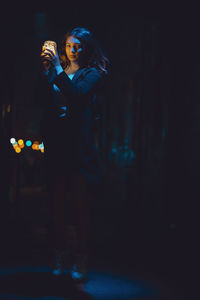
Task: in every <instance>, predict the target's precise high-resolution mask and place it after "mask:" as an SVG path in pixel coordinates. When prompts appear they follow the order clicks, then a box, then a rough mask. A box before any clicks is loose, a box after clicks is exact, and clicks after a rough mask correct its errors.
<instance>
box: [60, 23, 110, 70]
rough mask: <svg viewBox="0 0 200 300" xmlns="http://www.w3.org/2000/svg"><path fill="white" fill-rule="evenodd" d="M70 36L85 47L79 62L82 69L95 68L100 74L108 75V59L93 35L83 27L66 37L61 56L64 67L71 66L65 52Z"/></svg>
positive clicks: (75, 29)
mask: <svg viewBox="0 0 200 300" xmlns="http://www.w3.org/2000/svg"><path fill="white" fill-rule="evenodd" d="M70 36H74V37H76V38H78V39H79V40H80V42H81V43H82V46H83V52H82V53H81V55H80V60H79V65H80V67H88V68H90V67H95V68H97V70H98V71H99V72H100V73H105V74H106V73H107V67H108V64H109V60H108V58H107V57H106V56H105V54H104V53H103V51H102V49H101V47H100V46H99V45H98V43H97V41H96V40H95V38H94V36H93V34H92V33H91V32H90V31H89V30H88V29H86V28H82V27H76V28H74V29H72V30H70V31H68V32H67V33H66V34H65V35H64V38H63V41H62V44H61V54H60V60H61V65H62V67H63V68H64V69H65V68H66V67H67V66H69V65H70V61H69V60H68V58H67V55H66V50H65V49H66V41H67V39H68V37H70Z"/></svg>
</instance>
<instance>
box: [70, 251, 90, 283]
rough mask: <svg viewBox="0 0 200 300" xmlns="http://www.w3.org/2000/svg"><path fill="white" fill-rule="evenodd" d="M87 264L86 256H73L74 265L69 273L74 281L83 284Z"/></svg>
mask: <svg viewBox="0 0 200 300" xmlns="http://www.w3.org/2000/svg"><path fill="white" fill-rule="evenodd" d="M87 264H88V257H87V255H83V254H78V255H76V256H75V263H74V265H73V267H72V271H71V277H72V279H73V280H74V281H76V282H83V281H85V280H86V273H87Z"/></svg>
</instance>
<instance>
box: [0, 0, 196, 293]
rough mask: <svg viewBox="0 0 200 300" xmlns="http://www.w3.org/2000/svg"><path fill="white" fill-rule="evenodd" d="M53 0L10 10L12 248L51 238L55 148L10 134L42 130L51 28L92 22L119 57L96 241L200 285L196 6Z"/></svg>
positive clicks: (182, 283) (5, 71)
mask: <svg viewBox="0 0 200 300" xmlns="http://www.w3.org/2000/svg"><path fill="white" fill-rule="evenodd" d="M42 5H43V7H41V6H40V7H39V8H38V7H37V8H36V6H34V5H33V4H32V6H31V5H30V6H29V5H27V7H19V6H18V5H17V4H14V6H12V8H13V9H12V11H11V10H10V8H9V7H6V8H5V12H4V11H3V12H2V18H1V29H2V34H1V40H2V41H3V43H1V45H2V46H1V71H2V72H1V83H2V92H1V103H0V104H1V107H0V110H1V112H0V113H1V114H0V122H1V158H0V159H1V164H0V165H1V174H2V179H1V184H2V185H1V187H2V191H1V196H0V198H1V202H0V205H1V212H0V213H1V222H2V224H1V241H2V247H1V250H2V253H3V254H2V258H3V260H4V259H6V257H7V258H8V260H9V259H10V257H13V256H14V257H15V259H19V260H20V257H21V256H23V257H25V256H27V259H28V258H29V255H31V253H32V251H33V249H46V248H45V247H48V245H47V244H45V238H44V235H45V234H44V232H45V228H46V227H45V225H46V219H45V218H46V216H47V213H46V206H47V202H48V200H47V199H46V194H45V190H44V181H45V180H44V177H43V173H42V162H43V155H44V154H41V153H35V152H34V153H32V154H30V153H28V152H27V151H26V150H23V151H22V153H20V154H15V153H14V151H13V149H12V147H11V145H10V143H9V140H10V137H15V138H17V139H18V138H28V137H30V138H32V139H40V140H42V137H41V136H40V135H39V120H40V108H39V106H38V105H36V104H35V102H34V89H35V82H36V80H37V74H38V70H39V54H40V49H41V44H42V42H43V41H44V40H45V39H52V40H55V41H56V42H57V43H58V44H59V42H60V40H61V38H62V36H63V34H64V33H65V32H66V31H67V30H68V28H70V27H75V26H83V27H87V28H89V29H91V30H92V31H93V32H94V34H95V36H96V38H97V39H98V40H99V42H100V44H101V45H102V47H103V49H104V50H105V52H106V54H107V55H108V57H109V59H110V61H111V70H110V74H109V78H108V86H107V89H106V91H107V101H106V103H105V107H104V113H105V119H104V122H103V123H102V126H101V128H100V131H99V135H100V146H99V147H100V152H101V155H102V168H103V170H104V174H105V175H104V182H103V187H102V195H100V197H99V198H98V199H96V203H95V208H94V213H95V218H94V219H95V226H96V227H95V228H96V233H97V234H96V236H95V239H94V240H95V243H94V245H95V246H94V247H95V251H96V252H97V253H100V255H101V256H103V257H104V256H105V257H108V256H110V255H113V256H115V257H116V258H117V259H118V263H119V264H127V265H131V266H134V267H135V268H136V267H137V268H146V267H147V266H148V268H150V270H152V271H153V272H155V273H158V274H159V275H160V276H161V277H164V278H167V280H169V281H170V282H174V283H175V285H178V286H179V287H180V289H182V290H183V291H184V290H185V291H190V292H191V291H192V292H193V293H194V295H195V296H196V295H197V294H198V291H197V284H198V280H197V277H196V274H198V271H199V268H198V261H199V247H198V238H199V210H198V207H199V205H198V202H199V198H200V197H199V196H200V195H199V167H200V158H199V153H200V139H199V134H200V105H199V92H200V90H199V80H200V75H199V74H200V73H199V71H200V69H199V67H200V62H199V25H200V24H199V23H200V22H199V19H198V15H197V14H196V13H195V7H186V6H185V7H184V5H183V4H182V6H181V11H180V8H179V7H176V6H175V5H174V6H169V5H166V4H165V3H162V6H161V5H160V6H158V5H153V4H152V3H151V4H148V6H146V5H143V3H141V5H140V6H139V4H137V5H136V4H135V3H133V6H131V5H128V4H126V5H125V4H123V5H122V4H121V5H120V4H115V5H111V4H110V6H107V5H105V4H104V3H103V2H101V3H99V4H98V5H97V4H93V5H89V4H83V3H82V4H76V5H75V4H74V5H71V6H70V5H68V6H67V8H66V9H65V5H66V4H65V5H64V4H62V2H61V3H58V4H56V5H57V6H56V7H55V9H54V7H51V8H50V9H49V8H48V9H47V8H46V6H45V5H44V3H43V4H42ZM54 5H55V4H54ZM58 6H59V7H58ZM146 11H147V12H148V14H146ZM181 12H182V13H181ZM9 107H10V109H9ZM30 151H31V150H30ZM25 153H26V154H25ZM27 153H28V154H27ZM30 155H31V156H32V158H30V157H29V156H30ZM27 157H29V158H30V160H29V161H30V164H28V162H27V161H28V158H27ZM27 168H29V174H30V173H31V174H32V175H30V178H29V179H28V177H27V174H26V172H27V171H25V170H27ZM30 170H31V171H30ZM34 247H35V248H34ZM13 251H14V252H13Z"/></svg>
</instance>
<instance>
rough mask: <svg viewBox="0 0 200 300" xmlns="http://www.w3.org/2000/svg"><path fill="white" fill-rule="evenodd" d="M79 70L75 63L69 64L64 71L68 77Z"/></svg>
mask: <svg viewBox="0 0 200 300" xmlns="http://www.w3.org/2000/svg"><path fill="white" fill-rule="evenodd" d="M79 68H80V66H79V65H78V64H77V63H75V62H71V63H70V65H68V66H67V68H66V69H65V72H66V73H67V74H68V75H69V74H71V73H75V72H76V71H77V70H78V69H79Z"/></svg>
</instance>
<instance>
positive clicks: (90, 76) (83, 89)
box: [54, 68, 101, 100]
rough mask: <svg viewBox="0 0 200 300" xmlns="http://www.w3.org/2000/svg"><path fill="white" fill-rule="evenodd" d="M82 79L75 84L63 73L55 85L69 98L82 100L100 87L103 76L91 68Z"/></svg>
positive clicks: (56, 79) (57, 77)
mask: <svg viewBox="0 0 200 300" xmlns="http://www.w3.org/2000/svg"><path fill="white" fill-rule="evenodd" d="M86 72H87V73H86V74H84V77H83V78H82V79H79V80H78V81H77V82H76V81H75V82H73V81H72V80H70V79H69V77H68V76H67V74H66V73H65V72H64V71H63V72H61V73H60V74H59V75H57V76H56V78H55V79H54V83H55V84H56V85H57V86H58V87H59V89H60V90H61V92H62V93H63V94H64V95H65V96H66V97H67V96H68V97H69V96H70V97H71V96H72V97H73V99H77V100H78V99H80V98H82V96H86V95H88V94H90V93H91V92H92V91H93V90H94V88H95V87H96V86H97V85H98V83H99V81H100V79H101V75H100V73H99V72H98V71H97V69H95V68H90V69H88V70H87V71H86Z"/></svg>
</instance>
